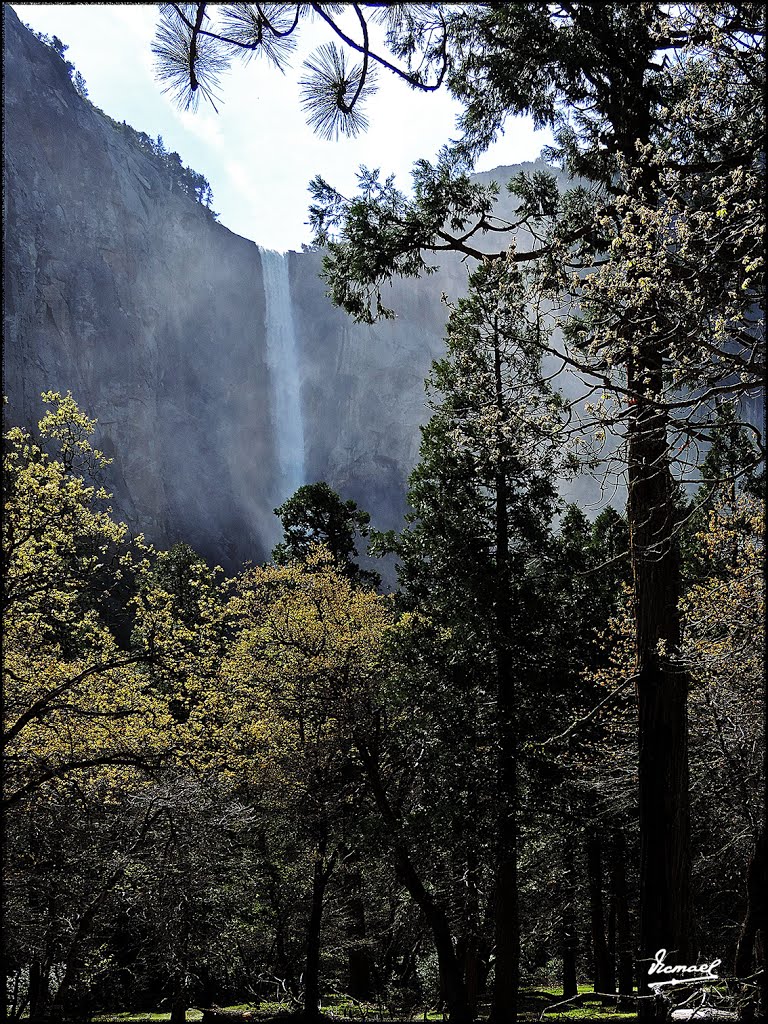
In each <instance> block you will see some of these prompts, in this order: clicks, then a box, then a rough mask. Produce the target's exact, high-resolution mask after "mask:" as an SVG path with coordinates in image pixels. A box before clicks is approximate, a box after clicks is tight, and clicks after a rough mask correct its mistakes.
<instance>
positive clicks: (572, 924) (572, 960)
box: [563, 829, 579, 999]
mask: <svg viewBox="0 0 768 1024" xmlns="http://www.w3.org/2000/svg"><path fill="white" fill-rule="evenodd" d="M563 883H564V884H563V999H570V998H571V997H572V996H575V995H577V994H578V991H579V986H578V982H577V979H576V952H577V950H578V947H579V938H578V934H577V932H576V869H575V865H574V840H573V833H572V832H571V830H570V829H569V830H568V832H567V834H566V837H565V846H564V849H563Z"/></svg>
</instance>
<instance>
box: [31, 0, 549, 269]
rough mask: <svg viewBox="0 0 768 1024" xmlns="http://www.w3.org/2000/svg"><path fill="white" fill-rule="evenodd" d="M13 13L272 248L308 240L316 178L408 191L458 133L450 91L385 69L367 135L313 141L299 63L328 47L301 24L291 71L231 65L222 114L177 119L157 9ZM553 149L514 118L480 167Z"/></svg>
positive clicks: (185, 114)
mask: <svg viewBox="0 0 768 1024" xmlns="http://www.w3.org/2000/svg"><path fill="white" fill-rule="evenodd" d="M12 6H13V9H14V10H15V11H16V13H17V14H18V15H19V17H20V18H21V20H22V21H23V22H25V23H27V24H28V25H30V26H31V27H32V28H33V29H35V30H36V31H38V32H45V33H47V34H48V35H57V36H58V37H59V38H60V39H61V40H62V42H64V43H66V44H67V45H68V47H69V49H68V50H67V54H66V56H67V59H68V60H70V61H72V63H73V64H74V65H75V67H76V68H77V70H78V71H80V73H81V74H82V75H83V77H84V79H85V81H86V85H87V88H88V93H89V98H90V99H91V100H92V101H93V102H94V103H95V104H96V105H97V106H98V107H101V109H102V110H104V111H105V112H106V113H107V114H109V115H110V116H111V117H113V118H115V119H116V120H118V121H127V122H128V123H129V124H130V125H132V126H133V127H134V128H136V129H137V130H139V131H144V132H147V134H148V135H151V136H152V137H153V138H155V137H157V135H162V137H163V141H164V143H165V145H166V148H167V149H168V150H171V151H173V150H176V151H177V152H178V153H179V155H180V156H181V159H182V161H183V163H184V164H186V165H188V166H190V167H192V168H193V169H194V170H195V171H198V172H199V173H201V174H204V175H205V177H206V178H207V179H208V181H209V182H210V185H211V187H212V189H213V204H212V205H213V208H214V210H216V211H218V213H219V220H220V221H221V223H222V224H225V225H226V226H227V227H228V228H230V229H231V230H232V231H235V232H237V234H239V235H243V236H244V237H245V238H250V239H252V240H253V241H255V242H257V243H258V244H259V245H262V246H265V247H267V248H270V249H277V250H278V251H281V252H284V251H286V250H288V249H299V248H300V247H301V245H302V243H309V242H310V241H311V232H310V230H309V228H308V226H307V224H306V220H307V209H308V206H309V202H310V197H309V193H308V191H307V186H308V183H309V181H310V180H311V179H312V178H313V177H314V176H315V175H316V174H320V175H322V176H323V177H324V178H325V179H326V180H327V181H328V182H329V183H330V184H331V185H333V186H334V187H336V188H337V189H339V191H341V192H343V193H345V194H347V195H350V194H352V193H353V192H354V189H355V180H356V179H355V174H356V171H357V169H358V167H359V166H360V165H361V164H363V165H365V166H366V167H370V168H372V167H381V169H382V172H384V173H386V174H389V173H394V174H395V175H396V180H397V183H398V184H399V185H400V187H401V188H404V189H407V187H408V185H409V183H410V170H411V167H412V165H413V163H414V161H415V160H417V159H419V158H421V157H426V158H427V159H434V157H435V156H436V155H437V153H438V151H439V149H440V147H441V146H442V145H444V144H445V142H446V141H448V140H449V139H450V138H453V137H455V136H456V134H457V132H456V128H455V118H456V115H457V113H458V112H459V109H460V108H459V105H458V104H457V103H456V102H455V101H454V100H452V99H451V97H450V96H449V95H448V93H447V92H446V91H444V90H441V91H439V92H437V93H431V94H424V93H417V92H414V91H413V90H411V89H409V88H408V87H407V86H406V85H405V84H404V83H403V82H401V81H399V80H397V79H396V78H395V77H394V76H392V75H389V74H387V73H386V72H383V73H382V74H381V75H380V76H379V91H378V93H377V94H376V95H374V96H373V97H372V98H371V99H370V100H369V101H368V103H367V106H366V113H367V116H368V120H369V124H370V127H369V129H368V132H367V133H366V134H365V135H362V136H360V137H358V138H357V139H341V140H338V141H335V142H327V141H324V140H322V139H319V138H317V136H315V135H314V134H313V133H312V131H311V129H310V128H308V127H307V125H306V123H305V120H304V115H303V113H302V111H301V107H300V104H299V86H298V79H299V78H300V77H301V75H300V73H299V71H300V66H301V62H302V61H303V60H304V59H305V58H306V57H307V56H308V55H309V54H310V53H311V51H312V50H314V48H315V47H316V46H317V45H319V43H321V42H324V41H326V40H327V39H328V34H327V32H325V31H323V26H321V25H320V24H316V23H314V22H313V23H311V24H308V25H306V27H304V26H303V27H302V31H301V37H300V38H299V45H298V47H297V51H296V57H295V59H294V66H293V69H292V70H291V69H289V70H288V71H287V73H286V74H285V75H282V74H281V73H280V72H279V71H278V70H277V69H275V68H274V67H273V66H271V65H269V64H267V63H266V62H264V61H261V60H257V59H253V60H251V61H250V62H249V63H248V64H247V65H245V64H242V62H239V61H235V62H233V65H232V70H231V71H230V72H229V73H228V74H227V75H226V77H225V78H224V79H223V80H222V89H221V96H222V100H223V102H222V103H221V104H220V105H219V106H218V113H216V112H214V111H213V109H212V108H211V107H210V106H208V105H206V104H203V103H201V104H200V106H199V108H198V110H197V112H192V111H182V110H179V108H178V107H177V106H176V105H175V104H174V103H173V101H172V100H171V99H170V97H169V96H167V95H164V94H163V92H162V88H161V86H160V84H159V83H158V82H157V81H156V80H155V76H154V71H153V56H152V51H151V44H152V38H153V36H154V31H155V24H156V20H157V6H156V5H155V4H13V5H12ZM549 141H550V137H549V134H548V133H547V132H536V131H534V129H533V125H532V123H531V122H530V121H529V120H528V119H526V118H514V119H510V121H509V122H508V124H507V125H506V126H505V133H504V135H503V137H502V138H500V139H499V140H498V141H497V142H495V143H494V144H493V146H492V147H491V148H490V149H489V150H488V151H487V152H486V153H485V154H484V155H483V156H482V157H481V158H480V160H478V163H477V167H476V169H477V170H478V171H483V170H491V169H492V168H494V167H497V166H500V165H503V164H514V163H520V162H521V161H524V160H535V159H536V157H537V156H538V155H539V153H540V151H541V149H542V147H543V146H545V145H546V144H547V143H548V142H549Z"/></svg>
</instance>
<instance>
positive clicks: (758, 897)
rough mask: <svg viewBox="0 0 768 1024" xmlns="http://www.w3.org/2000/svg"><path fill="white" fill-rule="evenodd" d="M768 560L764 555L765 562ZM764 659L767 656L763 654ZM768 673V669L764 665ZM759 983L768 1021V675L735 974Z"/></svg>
mask: <svg viewBox="0 0 768 1024" xmlns="http://www.w3.org/2000/svg"><path fill="white" fill-rule="evenodd" d="M766 557H767V556H766V555H765V554H764V555H763V558H764V559H765V558H766ZM763 658H764V660H765V658H766V652H765V651H763ZM763 667H764V668H766V669H768V665H764V666H763ZM760 969H762V973H761V974H760V976H759V980H758V986H759V987H758V1006H757V1008H756V1012H757V1019H758V1020H767V1019H768V671H765V672H764V673H763V821H762V828H761V829H760V832H759V833H758V836H757V839H756V840H755V848H754V850H753V851H752V856H751V857H750V861H749V867H748V868H747V912H746V916H745V918H744V923H743V925H742V928H741V934H740V936H739V942H738V945H737V947H736V963H735V973H736V975H737V976H738V977H742V978H744V977H747V976H748V975H749V974H750V973H751V972H752V971H753V970H760Z"/></svg>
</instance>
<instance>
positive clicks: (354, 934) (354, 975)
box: [347, 868, 372, 1002]
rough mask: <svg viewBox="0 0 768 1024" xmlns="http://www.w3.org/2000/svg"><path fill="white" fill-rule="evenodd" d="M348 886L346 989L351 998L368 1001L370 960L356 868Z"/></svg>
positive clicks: (370, 989) (369, 996)
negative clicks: (348, 943)
mask: <svg viewBox="0 0 768 1024" xmlns="http://www.w3.org/2000/svg"><path fill="white" fill-rule="evenodd" d="M349 888H350V896H349V901H348V907H349V924H348V926H347V938H348V939H349V941H350V947H349V951H348V953H347V991H348V992H349V994H350V995H351V996H352V998H353V999H359V1000H360V1002H368V1001H369V1000H370V999H371V996H372V987H371V961H370V956H369V954H368V950H367V948H366V946H365V942H366V938H367V930H366V924H365V903H364V902H363V892H362V881H361V878H360V871H359V870H358V868H353V869H352V870H351V871H350V872H349Z"/></svg>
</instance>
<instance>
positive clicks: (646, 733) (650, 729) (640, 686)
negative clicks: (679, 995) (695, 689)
mask: <svg viewBox="0 0 768 1024" xmlns="http://www.w3.org/2000/svg"><path fill="white" fill-rule="evenodd" d="M628 381H629V385H630V388H631V389H632V390H633V391H634V392H636V393H638V394H641V395H642V394H643V393H650V394H651V395H661V393H662V359H661V355H660V353H659V352H658V351H656V350H654V349H653V348H652V347H649V348H648V349H646V350H643V348H642V347H641V348H640V349H639V355H638V356H637V357H636V359H635V362H634V364H630V366H629V371H628ZM628 446H629V460H628V462H629V465H628V469H629V501H628V513H629V515H628V519H629V527H630V550H631V554H632V569H633V575H634V597H635V620H636V652H637V661H636V673H637V695H638V718H639V722H638V726H639V727H638V740H639V764H638V775H639V812H640V815H639V816H640V966H639V976H640V979H641V983H642V989H643V991H644V992H645V993H646V994H647V993H648V987H647V979H648V974H647V966H648V962H649V961H650V960H652V959H653V957H654V954H655V953H656V951H657V950H659V949H667V950H669V952H670V962H677V963H687V962H688V960H687V959H686V958H687V957H688V955H689V949H688V942H689V930H690V849H689V841H690V839H689V837H690V825H689V801H688V722H687V698H688V676H687V673H686V672H685V670H684V668H683V666H682V664H681V662H680V660H679V656H678V648H679V644H680V620H679V613H678V608H677V604H678V598H679V593H680V577H679V566H678V552H677V546H676V543H675V535H674V529H675V505H674V500H673V490H672V478H671V474H670V471H669V461H668V449H667V436H666V415H665V413H664V412H663V410H661V409H659V408H658V407H656V406H654V405H653V404H652V402H650V401H646V400H645V399H644V398H639V399H638V400H637V404H636V405H635V407H634V409H633V414H632V418H631V421H630V427H629V432H628ZM672 958H674V959H672ZM656 1013H657V1010H656V1009H655V1008H654V1005H653V1002H652V1001H651V1000H648V1001H644V1002H642V1003H641V1004H640V1011H639V1016H640V1019H641V1020H653V1019H655V1017H656Z"/></svg>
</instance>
